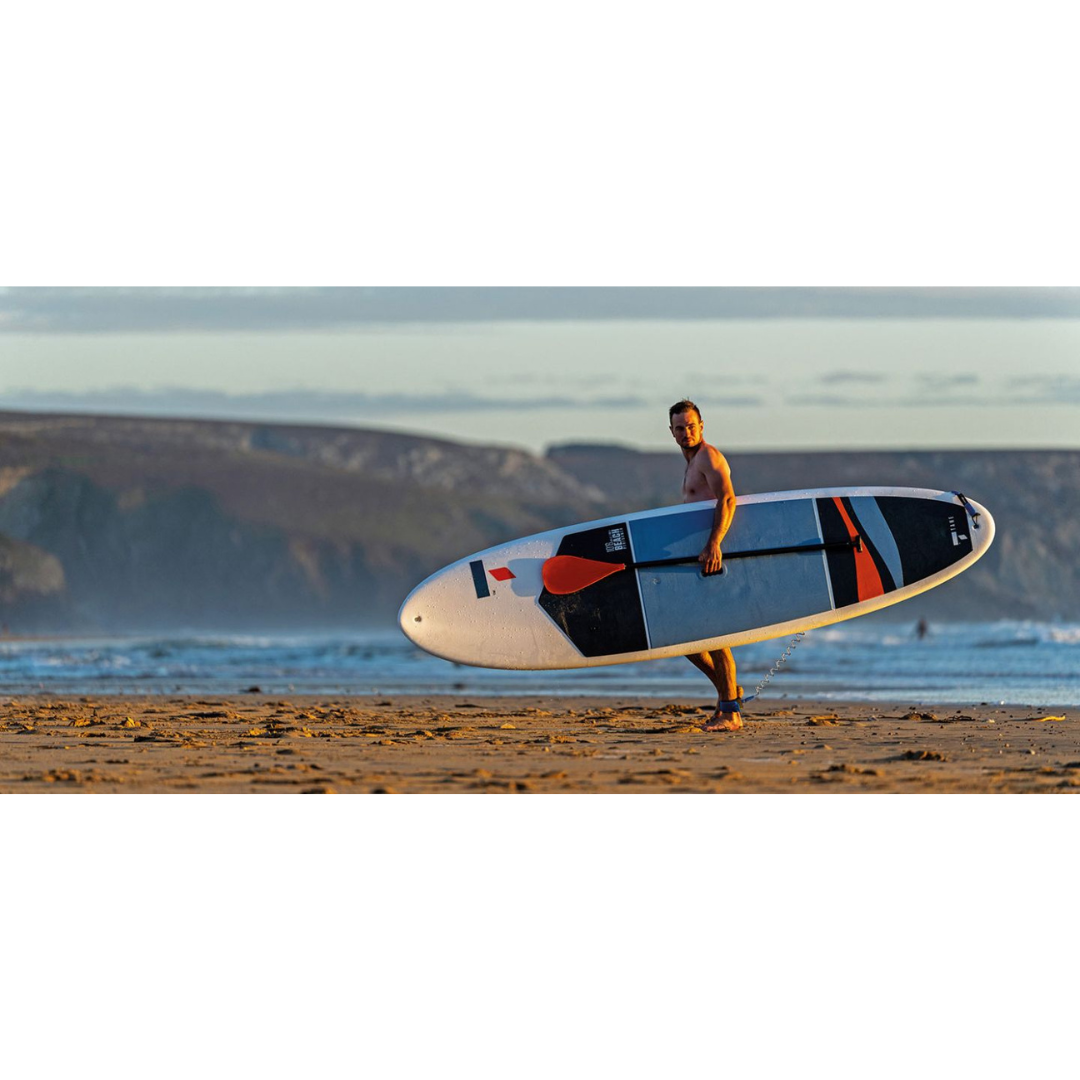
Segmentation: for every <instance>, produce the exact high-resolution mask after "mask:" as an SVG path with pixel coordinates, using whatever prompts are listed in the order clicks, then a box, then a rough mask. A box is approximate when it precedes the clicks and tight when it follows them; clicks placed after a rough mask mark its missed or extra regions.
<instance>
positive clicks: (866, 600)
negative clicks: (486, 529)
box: [399, 488, 994, 669]
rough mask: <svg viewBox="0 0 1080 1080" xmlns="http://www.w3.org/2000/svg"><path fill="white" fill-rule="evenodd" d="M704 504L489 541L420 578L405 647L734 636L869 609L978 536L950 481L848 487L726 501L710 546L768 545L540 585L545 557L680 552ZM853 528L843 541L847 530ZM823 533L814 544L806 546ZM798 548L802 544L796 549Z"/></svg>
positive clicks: (652, 642)
mask: <svg viewBox="0 0 1080 1080" xmlns="http://www.w3.org/2000/svg"><path fill="white" fill-rule="evenodd" d="M714 508H715V503H713V502H702V503H693V504H689V505H680V506H673V507H662V508H659V509H657V510H650V511H642V512H639V513H634V514H627V515H625V516H624V517H622V518H610V519H606V520H603V521H599V522H587V523H585V524H583V525H579V526H571V527H569V528H564V529H557V530H551V531H550V532H547V533H539V534H537V535H535V536H532V537H525V538H524V539H522V540H518V541H513V542H511V543H508V544H503V545H500V546H498V547H495V548H491V549H488V550H487V551H484V552H480V553H478V554H476V555H472V556H469V557H468V558H467V559H463V560H460V561H459V562H458V563H454V564H452V565H451V566H449V567H447V568H445V569H444V570H442V571H439V572H438V573H437V574H434V575H432V577H430V578H428V579H427V581H425V582H423V583H422V584H421V585H419V586H418V587H417V588H416V589H414V590H413V592H412V593H411V594H410V595H409V597H408V599H407V600H406V601H405V603H404V604H403V605H402V609H401V613H400V615H399V621H400V624H401V627H402V629H403V630H404V632H405V633H406V635H407V636H409V637H410V638H411V639H412V640H413V641H414V642H416V644H418V645H420V646H421V647H422V648H424V649H427V650H428V651H429V652H433V653H434V654H435V655H438V656H443V657H445V658H446V659H450V660H454V661H455V662H458V663H467V664H477V665H480V666H488V667H506V668H531V669H541V668H565V667H584V666H594V665H597V664H612V663H624V662H628V661H631V660H642V659H649V658H652V657H660V656H676V655H681V654H685V653H689V652H700V651H706V650H709V649H713V648H720V647H723V646H724V645H733V644H744V643H746V642H749V641H759V640H763V639H765V638H769V637H777V636H781V635H783V634H788V633H793V632H796V631H798V630H801V629H809V628H812V627H815V626H822V625H827V624H828V623H833V622H838V621H841V620H842V619H847V618H852V617H854V616H856V615H861V614H865V613H868V612H869V611H874V610H877V609H879V608H881V607H884V606H886V605H888V604H891V603H896V602H899V601H900V600H903V599H906V598H907V597H909V596H913V595H916V594H917V593H919V592H923V591H925V590H926V589H929V588H932V587H934V586H936V585H939V584H941V583H943V582H944V581H946V580H948V579H949V578H950V577H953V576H955V575H956V574H958V573H960V572H961V571H962V570H964V569H965V568H966V567H968V566H970V565H971V564H972V563H973V562H975V561H976V560H977V559H978V558H979V557H980V556H981V555H982V554H983V552H984V551H985V550H986V549H987V548H988V547H989V545H990V543H991V541H992V539H993V535H994V523H993V519H992V518H991V517H990V515H989V513H987V511H986V510H985V509H984V508H983V507H981V506H978V504H973V503H971V502H970V501H969V500H968V501H965V500H964V499H963V498H962V497H960V496H957V495H956V493H953V492H942V491H927V490H923V489H912V488H858V489H855V488H852V489H843V490H840V489H830V490H822V491H805V492H776V493H767V494H762V495H749V496H742V497H740V498H739V500H738V503H737V509H736V513H735V516H734V518H733V519H732V522H731V526H730V528H729V529H728V532H727V535H726V536H725V537H724V542H723V545H722V551H724V552H726V553H731V552H748V553H753V552H755V551H759V550H766V549H775V548H784V549H793V550H790V551H785V552H784V553H783V554H767V555H765V554H763V555H760V556H753V555H751V557H744V558H739V559H727V560H725V561H724V563H723V571H722V573H720V574H715V575H710V576H708V577H704V576H702V574H701V572H700V568H699V566H698V565H697V564H696V563H695V562H690V563H674V564H670V565H662V566H650V567H643V568H628V569H625V570H620V571H618V572H614V573H611V574H610V575H609V576H607V577H604V578H602V579H601V580H598V581H595V582H594V583H592V584H589V585H587V586H586V587H584V588H582V589H580V590H578V591H576V592H571V593H567V594H561V595H556V594H553V593H550V592H549V591H548V590H547V589H546V588H545V587H544V585H543V581H542V578H541V569H542V566H543V564H544V562H545V560H546V559H547V558H550V557H551V556H552V555H572V556H578V557H581V558H586V559H594V560H599V561H602V562H612V563H623V564H633V563H640V562H651V561H655V560H668V559H677V558H687V557H689V558H691V559H693V558H694V557H695V556H697V555H698V554H699V553H700V552H701V550H702V549H703V548H704V546H705V544H706V541H707V540H708V537H709V533H710V531H711V528H712V521H713V514H714ZM856 541H857V542H856ZM823 544H827V545H836V546H835V547H831V548H829V549H827V550H822V545H823ZM803 547H805V548H808V549H810V550H808V551H806V552H805V553H803V552H801V551H799V550H798V549H800V548H803Z"/></svg>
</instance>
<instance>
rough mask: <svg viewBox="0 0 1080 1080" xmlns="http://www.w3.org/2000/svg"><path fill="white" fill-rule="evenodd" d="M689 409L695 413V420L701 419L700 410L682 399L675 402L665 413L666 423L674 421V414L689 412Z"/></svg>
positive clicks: (687, 400) (687, 399)
mask: <svg viewBox="0 0 1080 1080" xmlns="http://www.w3.org/2000/svg"><path fill="white" fill-rule="evenodd" d="M691 409H693V410H694V412H696V413H697V418H698V419H699V420H700V419H701V410H700V409H699V408H698V407H697V406H696V405H695V404H694V403H693V402H692V401H691V400H690V399H689V398H683V399H682V401H676V402H675V404H674V405H672V406H671V408H670V409H668V411H667V418H668V423H669V424H670V423H671V421H672V420H674V419H675V414H676V413H681V412H689V411H690V410H691Z"/></svg>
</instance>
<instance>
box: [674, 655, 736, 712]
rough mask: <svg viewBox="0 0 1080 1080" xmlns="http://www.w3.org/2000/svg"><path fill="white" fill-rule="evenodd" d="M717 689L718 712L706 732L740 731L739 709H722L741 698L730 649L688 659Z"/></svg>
mask: <svg viewBox="0 0 1080 1080" xmlns="http://www.w3.org/2000/svg"><path fill="white" fill-rule="evenodd" d="M686 659H687V660H689V661H690V663H691V664H693V665H694V667H696V668H697V669H698V671H700V672H701V673H702V674H703V675H704V676H705V677H706V678H707V679H708V680H709V682H711V683H712V684H713V686H714V687H716V711H715V712H714V713H713V715H712V717H711V719H710V720H709V722H708V723H707V724H706V725H705V730H706V731H738V730H739V728H741V727H742V716H741V715H740V713H739V711H738V709H730V708H729V709H721V708H720V706H721V704H722V703H724V702H727V701H733V700H735V699H736V698H737V697H739V685H738V681H737V678H736V673H735V658H734V657H733V656H732V655H731V650H730V649H717V650H715V651H714V652H711V653H697V654H696V655H694V656H688V657H687V658H686Z"/></svg>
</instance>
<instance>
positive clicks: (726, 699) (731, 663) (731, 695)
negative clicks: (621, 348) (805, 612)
mask: <svg viewBox="0 0 1080 1080" xmlns="http://www.w3.org/2000/svg"><path fill="white" fill-rule="evenodd" d="M668 420H669V426H670V428H671V434H672V436H673V437H674V439H675V441H676V442H677V443H678V444H679V446H680V448H681V449H682V452H683V457H684V458H686V472H685V474H684V475H683V483H682V498H683V502H703V501H704V500H706V499H715V500H716V511H715V512H714V514H713V520H712V531H711V532H710V533H709V539H708V541H707V542H706V544H705V547H704V548H703V549H702V551H701V554H700V555H699V556H698V562H699V563H701V572H702V573H703V574H718V573H719V572H720V568H721V565H722V562H723V557H722V555H721V554H720V542H721V541H722V540H723V539H724V534H725V533H726V532H727V531H728V528H729V526H730V525H731V519H732V518H733V517H734V516H735V489H734V488H733V487H732V485H731V470H730V469H729V468H728V463H727V462H726V461H725V460H724V455H723V454H721V453H720V451H719V450H717V449H716V447H715V446H710V445H709V443H707V442H705V440H704V438H703V435H704V432H705V425H704V424H703V423H702V420H701V411H700V410H699V409H698V407H697V406H696V405H695V404H694V403H693V402H692V401H687V400H683V401H677V402H675V404H674V405H672V406H671V408H670V409H669V410H668ZM686 659H687V660H689V661H690V663H691V664H693V665H694V667H696V668H697V669H698V670H699V671H701V672H702V673H703V674H704V675H705V676H706V678H708V680H709V681H710V682H711V683H712V684H713V686H714V687H716V694H717V701H716V709H715V711H714V712H713V714H712V717H711V718H710V719H709V722H708V723H707V724H706V725H705V730H706V731H738V730H739V729H740V728H741V727H742V726H743V722H742V714H741V712H740V711H739V701H738V699H739V697H740V693H741V691H740V687H739V686H738V683H737V682H736V677H735V660H734V657H732V655H731V650H730V649H716V650H715V651H713V652H704V653H699V654H697V655H696V656H688V657H687V658H686Z"/></svg>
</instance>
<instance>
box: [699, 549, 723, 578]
mask: <svg viewBox="0 0 1080 1080" xmlns="http://www.w3.org/2000/svg"><path fill="white" fill-rule="evenodd" d="M722 561H723V556H722V555H721V554H720V545H719V544H706V545H705V550H704V551H702V553H701V554H700V555H699V556H698V562H699V563H700V564H701V575H702V577H709V576H710V575H711V574H719V573H720V566H721V562H722Z"/></svg>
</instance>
